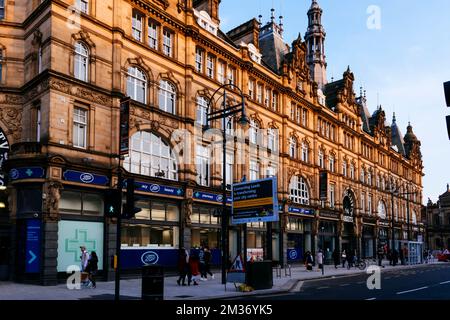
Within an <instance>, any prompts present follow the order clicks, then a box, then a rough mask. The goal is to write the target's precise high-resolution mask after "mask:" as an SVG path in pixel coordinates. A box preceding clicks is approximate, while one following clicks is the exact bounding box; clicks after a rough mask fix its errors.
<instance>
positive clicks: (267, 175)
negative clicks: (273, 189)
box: [266, 165, 276, 177]
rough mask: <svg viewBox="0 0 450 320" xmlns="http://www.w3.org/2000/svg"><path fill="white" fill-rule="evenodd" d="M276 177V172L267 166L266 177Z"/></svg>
mask: <svg viewBox="0 0 450 320" xmlns="http://www.w3.org/2000/svg"><path fill="white" fill-rule="evenodd" d="M275 176H276V170H275V168H274V167H273V166H272V165H269V166H268V167H267V168H266V177H275Z"/></svg>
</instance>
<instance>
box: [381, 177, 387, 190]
mask: <svg viewBox="0 0 450 320" xmlns="http://www.w3.org/2000/svg"><path fill="white" fill-rule="evenodd" d="M381 190H386V180H384V177H383V178H381Z"/></svg>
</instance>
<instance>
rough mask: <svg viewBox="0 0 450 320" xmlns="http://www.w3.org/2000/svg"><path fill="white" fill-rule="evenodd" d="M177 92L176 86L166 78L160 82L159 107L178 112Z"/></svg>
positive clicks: (173, 112) (166, 110)
mask: <svg viewBox="0 0 450 320" xmlns="http://www.w3.org/2000/svg"><path fill="white" fill-rule="evenodd" d="M176 102H177V92H176V90H175V86H174V85H172V84H171V83H170V82H168V81H166V80H161V81H160V82H159V108H160V109H161V110H163V111H165V112H169V113H172V114H175V113H176V110H175V109H176V108H175V106H176Z"/></svg>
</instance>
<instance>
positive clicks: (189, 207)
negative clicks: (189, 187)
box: [184, 199, 193, 227]
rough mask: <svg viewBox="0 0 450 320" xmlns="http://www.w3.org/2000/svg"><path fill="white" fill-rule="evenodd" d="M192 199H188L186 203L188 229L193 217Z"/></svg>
mask: <svg viewBox="0 0 450 320" xmlns="http://www.w3.org/2000/svg"><path fill="white" fill-rule="evenodd" d="M192 203H193V200H192V199H187V200H185V202H184V225H185V226H186V227H190V226H191V224H192V220H191V216H192Z"/></svg>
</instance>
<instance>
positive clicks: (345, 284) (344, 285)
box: [339, 283, 350, 287]
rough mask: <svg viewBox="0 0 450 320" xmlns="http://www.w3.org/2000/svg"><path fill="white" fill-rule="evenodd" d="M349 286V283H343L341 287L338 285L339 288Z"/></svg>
mask: <svg viewBox="0 0 450 320" xmlns="http://www.w3.org/2000/svg"><path fill="white" fill-rule="evenodd" d="M349 285H350V283H344V284H341V285H339V286H340V287H346V286H349Z"/></svg>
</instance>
